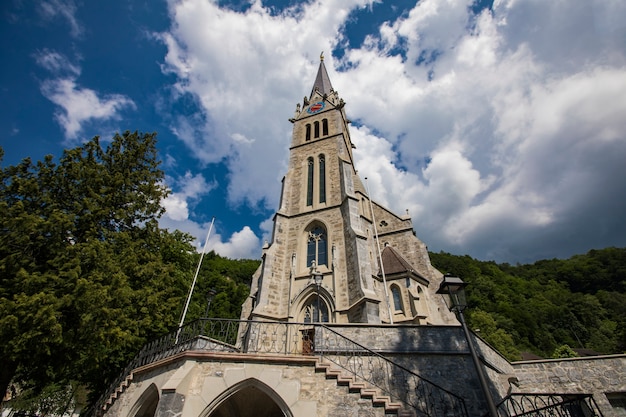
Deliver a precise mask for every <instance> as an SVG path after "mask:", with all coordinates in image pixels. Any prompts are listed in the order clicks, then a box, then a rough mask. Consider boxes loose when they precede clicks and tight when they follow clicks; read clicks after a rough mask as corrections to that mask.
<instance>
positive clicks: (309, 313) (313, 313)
mask: <svg viewBox="0 0 626 417" xmlns="http://www.w3.org/2000/svg"><path fill="white" fill-rule="evenodd" d="M318 305H319V309H318ZM320 313H321V314H320ZM303 321H304V322H305V323H328V307H327V306H326V303H325V302H324V300H322V299H320V300H319V302H318V299H317V296H316V297H312V298H311V300H310V301H309V302H308V303H307V304H306V305H305V306H304V320H303Z"/></svg>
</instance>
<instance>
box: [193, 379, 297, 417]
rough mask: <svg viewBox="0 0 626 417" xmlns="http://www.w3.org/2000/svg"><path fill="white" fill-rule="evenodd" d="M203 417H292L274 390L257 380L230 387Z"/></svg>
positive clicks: (249, 380) (248, 380)
mask: <svg viewBox="0 0 626 417" xmlns="http://www.w3.org/2000/svg"><path fill="white" fill-rule="evenodd" d="M204 417H293V415H292V414H291V411H289V407H287V405H286V404H285V402H284V401H283V400H282V398H280V397H279V396H278V394H276V392H275V391H274V390H272V389H271V388H270V387H268V386H267V385H265V384H264V383H262V382H261V381H259V380H257V379H253V378H252V379H247V380H245V381H242V382H240V383H239V384H237V385H234V386H232V387H231V388H229V389H228V390H227V391H226V392H224V393H223V394H222V395H221V396H220V397H219V398H217V399H216V400H215V401H214V403H213V404H212V406H209V412H208V414H205V415H204Z"/></svg>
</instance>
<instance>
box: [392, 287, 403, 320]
mask: <svg viewBox="0 0 626 417" xmlns="http://www.w3.org/2000/svg"><path fill="white" fill-rule="evenodd" d="M391 298H393V309H394V310H395V311H396V312H400V313H403V312H404V308H402V295H401V294H400V288H398V286H397V285H392V286H391Z"/></svg>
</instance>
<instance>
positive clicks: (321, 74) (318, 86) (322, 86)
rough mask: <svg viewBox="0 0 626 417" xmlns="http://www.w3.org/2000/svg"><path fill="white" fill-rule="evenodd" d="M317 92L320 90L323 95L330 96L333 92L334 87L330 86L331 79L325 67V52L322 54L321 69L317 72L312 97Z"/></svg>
mask: <svg viewBox="0 0 626 417" xmlns="http://www.w3.org/2000/svg"><path fill="white" fill-rule="evenodd" d="M315 90H318V91H319V92H320V94H322V95H325V94H330V93H331V92H332V91H333V86H332V85H331V84H330V78H329V77H328V72H327V71H326V66H325V65H324V52H322V53H321V54H320V67H319V68H318V70H317V77H315V83H314V84H313V89H312V90H311V97H312V96H313V93H314V92H315Z"/></svg>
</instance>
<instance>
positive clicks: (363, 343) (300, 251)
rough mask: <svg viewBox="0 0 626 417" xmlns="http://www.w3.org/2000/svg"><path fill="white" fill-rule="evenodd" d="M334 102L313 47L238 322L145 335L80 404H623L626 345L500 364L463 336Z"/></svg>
mask: <svg viewBox="0 0 626 417" xmlns="http://www.w3.org/2000/svg"><path fill="white" fill-rule="evenodd" d="M345 107H346V103H345V102H344V101H343V100H342V98H341V97H340V96H339V93H338V92H337V91H336V90H334V88H333V86H332V84H331V81H330V78H329V76H328V72H327V70H326V67H325V64H324V60H323V57H321V59H320V63H319V67H318V71H317V76H316V78H315V80H314V83H313V88H312V90H311V92H310V94H309V95H308V96H305V97H304V99H303V101H302V102H301V103H298V104H297V105H296V109H295V114H294V115H293V117H292V118H291V119H289V121H290V122H291V123H292V125H293V134H292V138H291V144H290V148H289V150H290V153H289V163H288V169H287V172H286V173H285V176H284V178H283V181H282V191H281V197H280V202H279V204H278V210H277V212H276V214H275V216H274V226H273V233H272V238H271V240H270V242H268V243H266V244H265V245H264V247H263V253H262V263H261V265H260V266H259V268H258V270H257V271H256V272H255V274H254V276H253V279H252V285H251V291H250V297H249V298H248V299H247V301H246V302H245V303H244V305H243V306H242V313H241V319H240V320H225V319H210V318H205V319H201V320H199V321H197V322H193V323H189V324H186V325H185V326H183V327H181V328H180V329H178V331H177V332H175V333H174V334H169V335H165V336H163V337H162V338H160V339H158V340H155V341H153V342H151V343H150V344H148V345H146V346H145V347H144V348H143V349H142V351H141V352H139V354H138V355H137V357H136V358H135V359H134V360H133V361H132V362H131V363H130V364H129V365H128V367H127V369H126V370H125V371H124V372H123V374H122V375H120V378H119V379H118V380H117V381H115V383H114V384H112V386H111V388H110V389H109V391H107V392H106V393H104V394H103V396H102V399H101V401H100V402H99V403H98V406H97V408H96V409H95V410H93V413H92V415H94V416H98V417H100V416H107V417H170V416H180V417H236V416H237V417H326V416H346V417H366V416H367V417H370V416H371V417H374V416H379V417H384V416H388V415H396V416H405V417H409V416H414V417H426V416H432V417H451V416H458V417H480V416H484V415H489V416H490V417H496V416H497V415H499V416H501V417H514V416H522V415H536V416H543V415H546V416H554V415H558V416H561V415H562V416H586V417H587V416H589V417H590V416H607V417H609V416H624V415H626V355H609V356H599V357H584V358H571V359H559V360H555V359H550V360H534V361H522V362H509V361H508V360H507V359H505V358H504V357H503V356H502V355H500V354H499V353H498V352H497V351H496V350H494V349H493V348H492V347H491V346H489V345H488V344H487V343H485V342H484V341H483V340H482V339H481V338H480V337H478V336H477V335H476V334H474V333H471V332H469V331H466V327H464V326H462V325H461V324H464V322H463V318H462V317H463V316H462V312H461V314H460V315H457V311H451V308H449V306H448V303H447V302H449V301H450V300H449V299H448V298H444V297H445V296H444V295H442V294H441V288H443V285H442V282H444V279H445V277H444V275H443V274H442V273H441V272H439V271H437V270H436V269H435V268H433V267H432V265H431V264H430V260H429V256H428V251H427V248H426V245H425V244H424V243H423V242H422V241H420V240H419V239H418V238H417V236H416V234H415V232H414V230H413V226H412V222H411V219H410V217H409V216H408V214H397V213H393V212H392V211H391V210H389V209H387V208H385V207H384V206H382V205H381V204H378V203H376V202H375V201H373V199H372V198H371V195H370V193H369V190H368V186H367V180H366V179H364V178H363V179H362V178H360V177H359V175H358V171H357V167H356V166H355V164H354V159H353V149H354V145H353V143H352V141H351V138H350V130H349V125H350V120H349V119H348V118H347V116H346V109H345ZM458 318H460V319H461V322H459V320H458Z"/></svg>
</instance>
